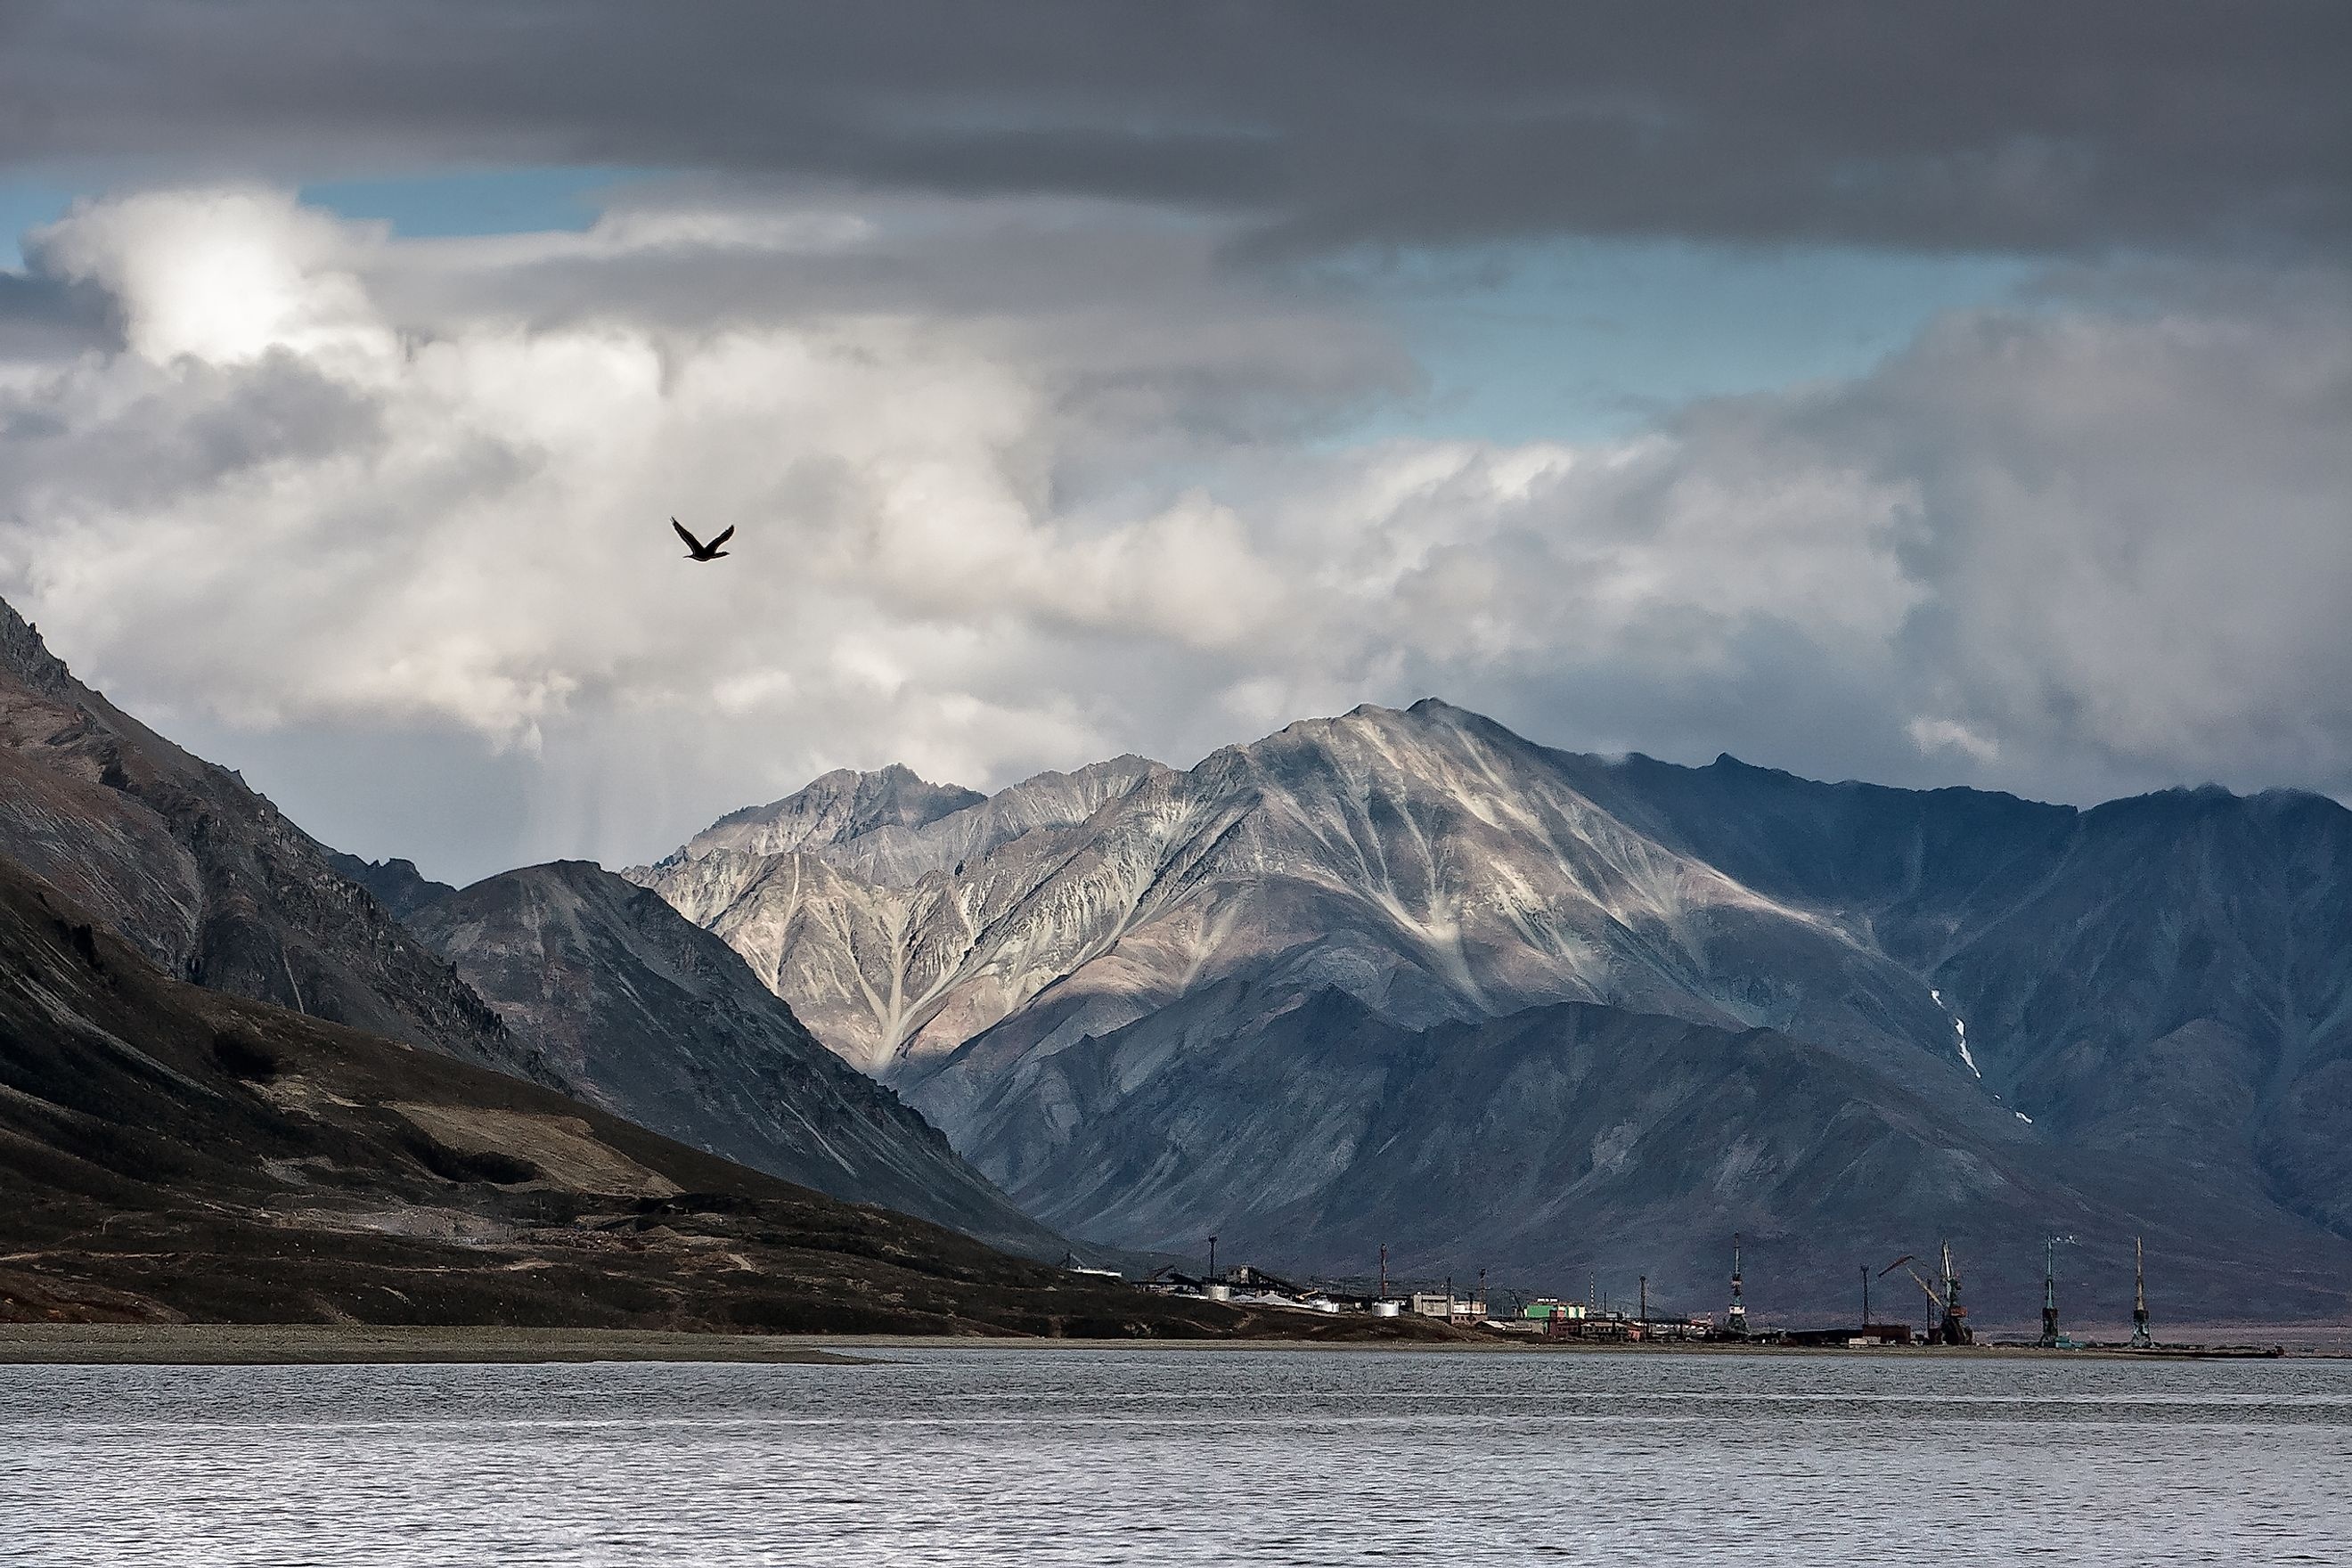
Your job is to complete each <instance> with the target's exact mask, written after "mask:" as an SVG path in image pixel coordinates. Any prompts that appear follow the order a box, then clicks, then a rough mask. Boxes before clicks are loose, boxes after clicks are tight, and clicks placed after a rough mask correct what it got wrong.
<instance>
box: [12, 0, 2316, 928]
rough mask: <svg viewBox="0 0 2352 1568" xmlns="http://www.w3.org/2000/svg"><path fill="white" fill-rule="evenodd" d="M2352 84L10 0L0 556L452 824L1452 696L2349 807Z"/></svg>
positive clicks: (1845, 25) (1168, 749)
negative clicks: (2300, 797) (2348, 88)
mask: <svg viewBox="0 0 2352 1568" xmlns="http://www.w3.org/2000/svg"><path fill="white" fill-rule="evenodd" d="M2347 79H2352V7H2346V6H2343V5H2337V4H2333V3H2326V0H2322V3H2312V4H2284V3H2269V0H2252V3H2248V0H2232V3H2228V4H2221V3H2218V0H2217V3H2214V4H2203V5H2183V4H2178V3H2175V0H2137V3H2131V4H2106V3H2100V0H2079V3H2075V4H2070V5H2064V6H2050V5H2044V4H2032V5H2011V4H2005V3H2001V0H1988V3H1980V4H1967V5H1936V4H1922V5H1899V6H1896V5H1882V4H1875V3H1868V4H1860V3H1858V4H1845V3H1841V0H1817V3H1811V4H1808V5H1802V6H1787V7H1782V6H1753V5H1664V6H1662V5H1648V4H1643V5H1551V4H1546V5H1517V4H1472V5H1454V6H1432V5H1384V4H1377V3H1371V4H1359V5H1350V6H1347V7H1337V6H1331V5H1286V4H1252V5H1238V4H1235V5H1223V4H1201V5H1187V6H1182V7H1177V6H1125V5H1098V4H1093V3H1070V4H1045V3H1038V0H997V3H994V4H992V5H985V6H972V5H950V4H939V5H928V4H926V5H918V4H904V3H897V0H877V3H873V4H868V5H857V6H844V5H766V4H761V5H699V6H694V7H649V6H643V5H633V4H630V5H624V4H602V3H597V0H572V3H566V4H562V5H516V4H505V3H499V0H488V3H473V4H465V5H457V4H450V5H439V4H431V3H425V4H415V5H404V6H399V7H392V6H382V5H341V4H318V3H310V0H305V3H300V4H296V3H292V0H284V3H266V4H255V3H240V0H226V3H224V4H216V5H205V6H200V7H199V6H187V5H166V4H160V3H154V4H146V3H135V0H120V3H118V0H95V3H82V4H71V5H65V4H60V5H45V4H40V3H37V0H35V3H22V0H17V3H11V4H7V5H0V230H5V237H0V595H5V597H6V598H7V599H8V601H9V602H10V603H12V604H14V605H16V607H17V608H18V609H19V610H21V611H22V612H24V613H25V614H26V616H29V617H30V618H32V619H34V620H35V621H36V622H37V623H38V624H39V626H40V627H41V628H42V630H43V632H44V634H45V635H46V636H47V637H48V639H49V641H50V643H51V646H52V647H55V648H56V649H57V650H58V652H59V653H60V654H61V655H62V656H63V657H65V658H67V659H68V661H69V662H70V663H72V664H73V666H74V667H75V668H76V671H77V672H78V673H79V674H80V675H81V676H82V677H83V678H84V679H87V680H89V681H90V682H92V683H93V684H96V685H98V686H100V688H101V689H105V690H107V691H108V692H109V693H110V695H111V696H113V697H114V698H115V699H116V700H117V701H118V702H121V704H123V705H124V706H126V707H128V708H130V709H131V710H132V711H134V712H137V713H139V714H140V715H141V716H142V717H144V718H146V719H147V720H148V721H150V722H151V723H153V724H154V725H155V726H156V727H158V728H160V729H162V730H163V731H164V732H166V733H168V734H171V735H173V737H174V738H175V739H177V740H179V741H181V742H183V743H184V744H186V745H188V746H189V747H190V748H191V749H193V750H195V751H197V752H201V753H202V754H204V755H206V756H209V757H211V758H213V759H215V760H216V761H219V762H222V763H227V764H230V765H233V766H236V767H238V768H240V769H241V770H242V771H243V772H244V773H245V775H246V777H247V780H248V781H249V782H251V783H252V784H255V785H256V787H257V788H259V789H261V790H262V791H263V792H264V793H266V794H268V795H270V796H271V797H272V798H273V799H274V800H276V801H277V802H278V804H279V805H281V806H282V807H284V808H285V809H286V810H287V811H288V812H289V815H291V816H293V817H294V818H295V819H296V820H297V821H299V822H300V823H302V824H303V825H304V826H306V827H308V828H309V829H310V831H311V832H312V833H313V834H315V835H317V836H318V837H320V838H322V839H324V840H326V841H327V842H329V843H331V844H332V845H335V846H336V847H341V848H347V849H351V850H353V851H355V852H357V853H360V854H363V855H367V856H370V857H374V858H381V857H386V856H394V855H399V856H406V857H409V858H414V859H415V860H416V861H417V862H418V863H419V865H420V866H421V867H422V868H424V869H425V871H426V872H427V873H428V874H431V875H435V876H438V877H441V878H444V879H450V880H457V881H464V880H469V879H473V878H476V877H479V876H483V875H488V874H489V873H491V872H494V871H497V870H499V869H502V868H508V867H510V866H515V865H520V864H528V863H532V862H536V861H540V860H545V859H549V858H558V857H567V856H579V857H585V858H594V859H599V860H602V861H604V862H605V863H606V864H608V865H615V866H618V865H626V864H630V863H633V862H637V861H643V860H646V859H649V858H654V857H656V856H658V855H660V854H662V853H665V852H666V851H667V849H669V848H670V847H674V846H675V845H676V844H677V843H678V842H680V841H682V840H683V839H684V838H685V837H688V835H689V834H690V833H692V832H693V831H694V830H696V829H697V828H698V827H699V826H702V825H704V824H705V823H707V822H708V821H709V820H710V819H711V818H713V817H715V816H718V815H719V814H720V813H722V812H724V811H726V810H729V809H731V808H733V807H735V806H739V805H745V804H749V803H751V802H756V801H761V800H767V799H772V798H774V797H777V796H780V795H784V794H787V793H789V792H791V791H792V790H793V789H795V788H797V787H799V786H800V785H801V784H803V783H805V782H806V781H807V780H808V779H810V778H811V777H813V776H814V775H815V774H816V773H821V772H824V771H825V770H827V769H830V768H835V767H877V766H880V765H882V764H884V763H890V762H903V763H908V765H910V766H912V767H914V768H915V769H916V770H917V771H918V772H919V773H923V774H925V775H926V776H927V777H930V778H933V779H937V780H946V781H953V782H956V783H961V784H969V785H972V786H975V787H980V788H994V787H999V786H1002V785H1003V784H1009V783H1012V782H1013V781H1015V780H1017V779H1019V778H1021V777H1024V776H1026V775H1027V774H1028V773H1033V772H1035V771H1037V770H1040V769H1044V768H1069V767H1073V766H1076V765H1079V764H1081V763H1086V762H1088V761H1093V760H1097V759H1099V758H1102V757H1107V756H1111V755H1115V754H1118V753H1121V752H1142V753H1145V754H1148V755H1151V756H1155V757H1158V758H1160V759H1161V760H1163V761H1166V762H1170V763H1176V764H1179V765H1183V764H1188V763H1192V762H1193V761H1196V760H1197V759H1199V758H1200V757H1201V756H1202V755H1204V754H1206V753H1207V752H1211V751H1213V750H1214V749H1215V748H1217V747H1219V746H1221V745H1225V744H1229V743H1233V742H1244V741H1247V740H1251V739H1254V738H1255V737H1257V736H1259V735H1261V734H1264V733H1266V732H1268V731H1272V730H1275V729H1278V728H1280V727H1281V726H1282V725H1284V724H1286V723H1287V722H1289V721H1293V720H1296V719H1299V718H1304V717H1309V716H1314V715H1319V714H1328V713H1336V712H1341V711H1344V710H1348V709H1349V708H1352V707H1354V706H1356V705H1357V704H1358V703H1360V702H1367V701H1370V702H1378V703H1383V704H1391V705H1402V704H1405V703H1409V702H1411V701H1412V700H1415V699H1417V698H1420V697H1423V696H1429V695H1435V696H1441V697H1444V698H1445V699H1446V700H1450V701H1453V702H1455V703H1458V704H1461V705H1463V706H1465V707H1468V708H1472V709H1475V710H1480V711H1483V712H1486V713H1487V714H1489V715H1491V716H1493V717H1494V718H1496V719H1497V720H1499V721H1502V722H1504V723H1506V724H1508V725H1510V726H1511V727H1513V728H1515V729H1517V730H1518V731H1521V732H1522V733H1525V734H1527V735H1528V736H1530V737H1531V738H1534V739H1536V740H1538V741H1541V742H1546V743H1548V744H1551V745H1556V746H1561V747H1565V748H1570V749H1575V750H1587V751H1599V752H1625V751H1643V752H1649V753H1651V754H1653V755H1656V756H1662V757H1666V758H1669V759H1672V760H1676V761H1683V762H1693V763H1703V762H1706V761H1708V760H1710V759H1712V758H1713V757H1714V756H1715V755H1716V754H1717V752H1732V753H1734V754H1736V755H1738V756H1740V757H1742V758H1745V759H1747V760H1748V761H1750V762H1754V763H1762V764H1766V765H1770V766H1777V767H1783V768H1788V769H1790V770H1792V771H1795V772H1798V773H1805V774H1808V775H1810V776H1814V777H1824V778H1847V777H1858V778H1866V779H1873V780H1877V781H1881V782H1885V783H1890V784H1906V785H1914V786H1939V785H1946V784H1969V785H1975V786H1979V787H1984V788H1993V789H2002V790H2009V791H2013V792H2015V793H2018V794H2021V795H2031V796H2034V797H2037V798H2043V799H2054V800H2065V801H2073V802H2077V803H2082V804H2089V803H2092V802H2095V801H2097V800H2101V799H2105V798H2110V797H2113V796H2116V795H2126V794H2132V793H2137V792H2140V791H2145V790H2149V789H2157V788H2163V787H2168V786H2172V785H2178V784H2200V783H2204V782H2209V781H2211V782H2219V783H2222V784H2227V785H2229V786H2231V787H2232V788H2235V789H2240V790H2253V789H2262V788H2270V787H2294V788H2303V789H2311V790H2318V791H2323V792H2326V793H2329V794H2333V795H2336V796H2337V797H2339V798H2352V632H2347V615H2346V606H2347V605H2352V438H2347V437H2352V94H2347V93H2346V92H2345V91H2344V90H2343V83H2344V82H2345V81H2346V80H2347ZM673 515H675V516H677V517H678V518H679V519H681V520H682V521H685V522H686V523H687V525H688V527H690V528H695V529H697V530H698V531H700V532H703V533H704V534H706V535H707V534H709V533H712V532H716V531H718V530H719V529H721V528H724V527H727V526H729V525H733V526H735V527H736V528H737V530H738V532H737V536H736V539H735V542H734V543H733V545H732V547H731V548H732V550H733V553H732V554H731V555H730V557H729V558H728V559H726V560H725V561H723V562H719V563H715V564H712V565H708V566H703V565H695V564H693V563H688V562H687V561H685V560H683V559H681V555H682V552H681V551H680V550H679V548H678V547H677V543H676V541H675V540H674V538H673V537H672V535H671V534H670V532H669V528H668V522H667V520H668V519H669V518H670V517H671V516H673Z"/></svg>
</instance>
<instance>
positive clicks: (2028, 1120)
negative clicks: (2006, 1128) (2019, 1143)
mask: <svg viewBox="0 0 2352 1568" xmlns="http://www.w3.org/2000/svg"><path fill="white" fill-rule="evenodd" d="M2010 1114H2011V1116H2014V1117H2016V1118H2017V1119H2018V1120H2019V1121H2022V1122H2024V1123H2025V1124H2026V1125H2027V1126H2028V1127H2031V1126H2032V1125H2033V1118H2032V1117H2031V1116H2028V1115H2026V1114H2025V1112H2023V1111H2022V1110H2012V1111H2011V1112H2010Z"/></svg>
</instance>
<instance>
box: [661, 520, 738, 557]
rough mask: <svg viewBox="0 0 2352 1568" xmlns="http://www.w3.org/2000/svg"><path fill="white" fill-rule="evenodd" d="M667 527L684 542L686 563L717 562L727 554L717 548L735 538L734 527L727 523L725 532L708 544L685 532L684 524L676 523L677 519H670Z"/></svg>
mask: <svg viewBox="0 0 2352 1568" xmlns="http://www.w3.org/2000/svg"><path fill="white" fill-rule="evenodd" d="M669 525H670V526H671V527H672V528H675V529H677V536H678V537H679V538H680V539H683V540H685V541H686V558H687V559H688V561H716V560H718V559H719V557H720V556H722V555H724V554H726V553H727V552H726V551H724V550H721V549H719V546H720V545H722V544H724V543H726V542H728V541H729V540H730V539H732V538H734V537H735V525H734V524H733V523H729V524H728V525H727V531H726V532H724V533H722V534H720V535H719V537H718V538H716V539H714V540H712V541H711V542H709V543H708V544H705V543H703V542H702V541H700V540H699V539H697V538H695V537H694V535H692V534H690V533H688V532H687V531H686V524H684V523H682V522H680V521H677V519H676V518H671V519H670V520H669Z"/></svg>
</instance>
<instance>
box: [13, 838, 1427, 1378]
mask: <svg viewBox="0 0 2352 1568" xmlns="http://www.w3.org/2000/svg"><path fill="white" fill-rule="evenodd" d="M0 1191H5V1194H6V1196H7V1204H6V1206H5V1211H0V1259H4V1260H0V1320H10V1321H248V1322H302V1321H310V1322H321V1321H333V1322H347V1321H360V1322H368V1323H428V1324H465V1323H494V1324H506V1325H518V1324H530V1325H548V1326H574V1327H604V1328H665V1329H689V1330H754V1329H756V1330H785V1331H791V1330H809V1331H865V1330H877V1331H916V1332H943V1333H980V1332H1013V1333H1044V1334H1097V1335H1131V1334H1174V1335H1182V1336H1188V1337H1190V1336H1202V1335H1212V1334H1223V1333H1236V1332H1238V1333H1250V1332H1262V1331H1279V1330H1283V1329H1286V1328H1287V1327H1289V1326H1290V1325H1292V1324H1293V1323H1295V1322H1296V1321H1297V1314H1286V1315H1279V1316H1276V1315H1271V1314H1266V1313H1262V1312H1260V1313H1253V1312H1250V1311H1248V1310H1240V1309H1234V1308H1229V1307H1222V1306H1215V1305H1212V1304H1208V1303H1193V1304H1191V1305H1186V1304H1184V1303H1181V1302H1175V1301H1171V1300H1164V1299H1162V1298H1159V1297H1154V1296H1150V1295H1147V1294H1145V1293H1142V1292H1139V1291H1136V1290H1133V1289H1129V1288H1127V1287H1124V1286H1120V1285H1117V1284H1115V1283H1107V1282H1104V1281H1101V1280H1099V1279H1087V1278H1085V1277H1082V1276H1077V1275H1073V1274H1070V1273H1067V1272H1066V1271H1064V1270H1061V1269H1056V1268H1045V1267H1043V1266H1040V1265H1037V1264H1034V1263H1028V1262H1024V1261H1021V1260H1018V1259H1015V1258H1008V1257H1005V1256H1004V1255H1003V1254H1001V1253H997V1252H994V1251H992V1250H990V1249H989V1248H987V1247H982V1246H981V1245H979V1244H978V1243H976V1242H973V1241H971V1240H969V1239H967V1238H966V1237H961V1236H958V1235H956V1234H954V1233H952V1232H950V1231H947V1230H943V1229H941V1228H940V1227H938V1226H931V1225H928V1224H925V1223H923V1222H921V1221H919V1220H911V1219H907V1218H904V1217H902V1216H900V1215H894V1214H890V1213H887V1212H886V1211H883V1210H880V1209H876V1208H870V1207H866V1206H862V1205H848V1204H843V1203H839V1202H836V1201H835V1200H833V1199H830V1198H826V1197H824V1196H821V1195H820V1194H815V1193H812V1192H809V1191H807V1190H806V1189H804V1188H800V1187H795V1186H793V1185H792V1184H788V1183H785V1182H782V1181H778V1180H776V1179H775V1178H773V1177H770V1176H766V1175H762V1174H760V1173H755V1172H751V1171H748V1170H745V1169H743V1168H742V1167H740V1166H738V1165H733V1164H730V1163H728V1162H726V1161H723V1160H720V1159H719V1158H717V1157H715V1156H712V1155H709V1154H706V1153H702V1152H698V1151H696V1150H692V1149H688V1148H686V1147H684V1146H683V1145H680V1144H677V1143H674V1142H670V1141H668V1140H667V1139H663V1138H660V1137H657V1136H656V1135H654V1134H652V1133H649V1132H646V1131H644V1130H642V1129H640V1128H636V1127H634V1126H631V1125H629V1124H628V1123H626V1122H624V1121H619V1120H617V1119H615V1118H614V1117H611V1116H608V1115H606V1114H605V1113H604V1112H603V1111H600V1110H594V1109H593V1108H591V1107H588V1106H583V1105H580V1104H578V1103H576V1102H573V1101H571V1100H565V1099H563V1098H562V1097H561V1096H559V1095H557V1094H555V1093H553V1092H551V1091H550V1090H548V1089H542V1088H540V1087H538V1086H536V1085H533V1084H530V1083H526V1082H523V1081H521V1080H520V1079H514V1078H511V1077H509V1076H506V1075H504V1074H499V1073H495V1072H491V1071H488V1070H485V1069H483V1068H477V1067H473V1066H470V1065H468V1064H466V1063H462V1062H458V1061H456V1060H453V1059H450V1058H446V1057H442V1056H439V1055H436V1054H435V1053H431V1052H426V1051H419V1050H416V1049H415V1048H412V1047H407V1046H404V1045H401V1044H398V1043H396V1042H393V1041H388V1040H383V1039H379V1038H375V1037H370V1036H367V1035H362V1034H360V1033H358V1032H356V1031H354V1030H351V1029H345V1028H341V1027H338V1026H333V1025H329V1024H323V1023H320V1022H319V1021H317V1020H314V1019H310V1018H306V1017H304V1016H300V1015H299V1014H295V1013H291V1012H288V1011H285V1010H283V1009H280V1008H276V1007H272V1006H268V1005H264V1004H260V1003H255V1002H249V1001H246V1000H242V999H239V998H235V997H229V996H225V995H222V994H218V993H216V992H211V991H206V990H204V989H201V988H198V987H194V986H191V985H186V984H180V983H177V982H174V981H172V980H169V979H166V978H165V977H163V975H161V974H159V973H156V971H155V970H154V969H153V968H152V965H150V964H149V963H147V961H146V960H145V959H144V958H143V957H142V955H141V954H139V953H138V952H134V951H133V950H132V949H131V947H130V946H129V945H128V944H127V943H125V942H121V941H120V940H118V939H117V938H116V937H115V936H114V935H113V934H112V933H111V932H110V931H107V930H105V929H104V928H103V927H93V925H92V923H91V922H90V921H89V917H88V916H87V915H86V914H84V913H83V912H81V911H80V910H76V909H74V908H73V907H72V906H71V905H69V904H68V902H67V900H65V899H64V898H63V896H62V895H60V894H59V893H58V892H57V891H55V890H54V889H50V888H48V887H47V886H46V885H45V884H44V883H42V882H41V881H39V880H38V879H34V878H32V877H30V876H28V875H26V874H25V873H24V872H22V871H21V870H20V869H19V868H16V867H14V866H12V865H8V864H6V863H5V862H0ZM1429 1332H1430V1333H1432V1334H1439V1335H1442V1334H1444V1332H1445V1331H1444V1330H1442V1329H1434V1328H1433V1329H1432V1330H1430V1331H1429Z"/></svg>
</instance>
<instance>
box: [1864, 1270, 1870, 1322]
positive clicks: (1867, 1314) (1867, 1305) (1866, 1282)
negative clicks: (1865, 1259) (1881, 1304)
mask: <svg viewBox="0 0 2352 1568" xmlns="http://www.w3.org/2000/svg"><path fill="white" fill-rule="evenodd" d="M1862 1337H1863V1338H1864V1339H1868V1338H1869V1337H1870V1265H1869V1264H1867V1263H1865V1264H1864V1265H1863V1266H1862Z"/></svg>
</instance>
